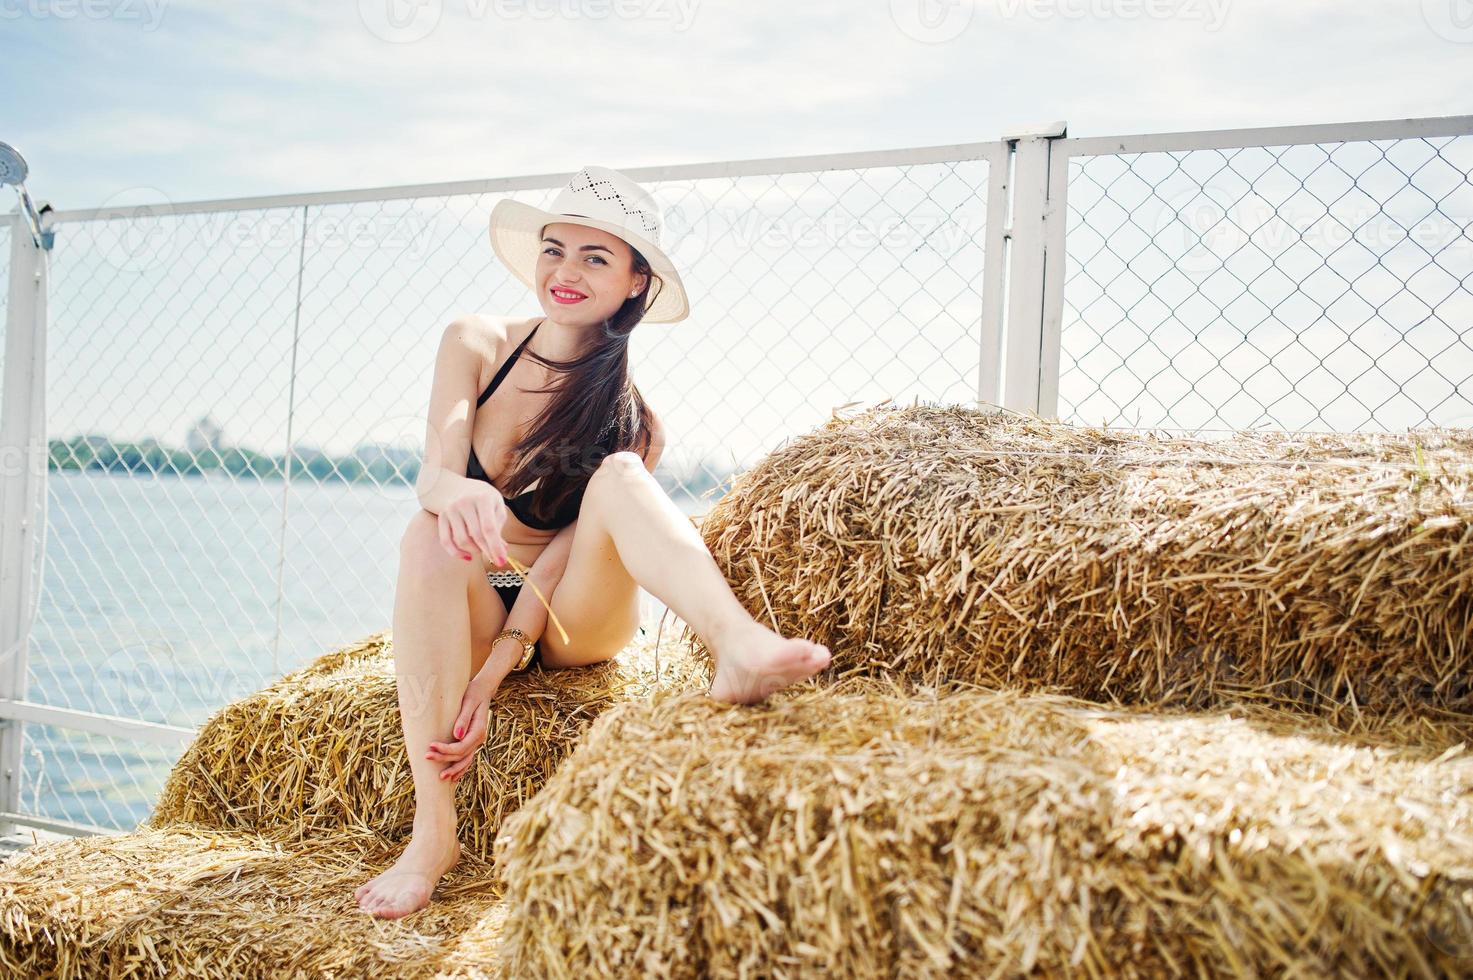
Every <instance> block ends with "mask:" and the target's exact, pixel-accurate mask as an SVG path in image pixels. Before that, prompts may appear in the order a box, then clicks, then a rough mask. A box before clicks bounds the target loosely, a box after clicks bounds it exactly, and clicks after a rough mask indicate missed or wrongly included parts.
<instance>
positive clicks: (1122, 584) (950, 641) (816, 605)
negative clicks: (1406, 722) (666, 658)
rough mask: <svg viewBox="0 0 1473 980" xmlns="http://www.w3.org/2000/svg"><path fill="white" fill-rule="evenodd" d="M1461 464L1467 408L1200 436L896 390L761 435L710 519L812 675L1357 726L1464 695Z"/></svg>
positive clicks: (1467, 498) (746, 582)
mask: <svg viewBox="0 0 1473 980" xmlns="http://www.w3.org/2000/svg"><path fill="white" fill-rule="evenodd" d="M1470 484H1473V432H1470V431H1469V430H1428V431H1422V432H1414V433H1411V434H1406V435H1376V434H1365V435H1356V434H1347V435H1339V436H1329V435H1301V434H1285V433H1256V432H1255V433H1246V432H1245V433H1239V434H1236V435H1235V436H1233V437H1231V438H1228V439H1224V440H1215V441H1207V440H1192V439H1184V438H1166V437H1160V436H1152V435H1148V434H1140V433H1123V432H1120V431H1118V430H1117V431H1109V430H1105V429H1100V428H1087V427H1085V428H1076V427H1072V426H1068V425H1064V424H1062V423H1058V422H1053V421H1045V420H1041V419H1038V418H1035V417H1030V416H1023V415H1017V414H1015V413H1010V412H1004V411H997V412H987V411H978V410H973V409H969V408H964V407H957V406H946V407H937V406H933V405H920V406H912V407H909V408H904V409H901V408H893V407H887V406H880V407H877V408H875V409H872V410H870V411H867V412H864V413H862V414H861V415H859V416H857V417H855V418H852V419H840V418H835V419H833V420H831V421H830V422H829V423H827V424H825V425H824V426H822V427H821V428H820V429H818V430H816V431H814V432H812V433H809V434H807V435H804V436H802V437H800V438H797V439H794V440H792V441H790V442H789V443H786V444H785V445H783V446H782V447H780V448H779V449H778V450H776V451H775V452H773V453H771V454H770V455H768V456H767V457H765V458H764V459H763V460H762V461H761V462H760V463H758V464H757V465H756V466H755V467H753V468H752V469H750V470H748V471H747V472H745V473H743V474H741V475H740V476H739V477H738V478H737V479H736V481H735V483H734V485H733V486H732V488H731V490H730V492H728V493H727V494H726V495H725V496H724V497H723V498H722V499H721V500H720V501H719V502H718V503H717V504H716V505H715V506H714V507H713V508H712V509H711V511H710V512H709V513H708V514H707V516H706V519H705V521H704V522H703V523H702V524H701V528H700V531H701V535H702V537H703V539H704V540H705V542H706V544H707V546H708V547H709V548H710V549H711V552H712V554H713V555H714V556H715V557H716V560H717V562H718V564H719V565H720V566H721V568H722V570H723V572H724V573H725V574H726V576H727V578H728V580H729V581H730V582H731V583H732V586H733V588H734V590H735V591H736V593H737V595H738V597H739V598H740V599H741V600H742V602H743V604H744V605H745V606H746V607H747V609H749V610H751V611H752V612H753V613H754V615H756V616H757V617H758V618H759V619H761V620H762V621H763V622H765V623H767V624H768V625H772V626H773V627H774V628H775V629H778V630H779V631H781V632H785V633H790V634H797V635H801V636H803V637H807V638H809V639H812V640H814V641H816V642H819V643H823V644H825V645H826V646H828V647H829V648H830V649H831V650H832V651H833V653H834V664H833V666H832V667H831V668H830V670H829V671H828V672H826V673H825V674H824V675H822V678H821V679H816V680H815V682H814V683H821V682H826V681H828V680H831V679H833V678H835V677H842V676H846V675H849V674H855V673H862V674H892V673H893V674H898V675H902V676H905V677H908V678H910V679H912V680H915V681H918V682H921V683H925V684H931V685H935V684H938V683H941V682H943V681H946V680H962V681H967V682H970V683H975V684H979V685H983V686H989V687H1013V686H1016V687H1019V688H1023V689H1028V690H1034V691H1053V692H1056V693H1065V694H1070V695H1074V696H1078V697H1084V698H1089V699H1091V700H1097V701H1102V702H1107V703H1110V702H1118V703H1137V704H1149V705H1170V704H1176V705H1184V706H1196V707H1211V706H1214V705H1222V704H1226V703H1232V702H1238V701H1243V700H1254V701H1258V702H1263V703H1271V704H1275V705H1280V706H1293V707H1296V708H1297V709H1300V710H1306V711H1313V712H1320V713H1324V714H1325V715H1327V716H1328V717H1330V718H1332V719H1334V720H1335V721H1336V723H1337V724H1338V725H1339V726H1340V727H1342V728H1344V729H1347V730H1350V729H1354V728H1355V727H1357V726H1360V725H1364V724H1369V723H1371V722H1372V720H1382V721H1384V720H1389V719H1392V718H1394V717H1396V716H1400V715H1404V714H1408V713H1410V714H1412V715H1415V716H1420V717H1429V718H1436V717H1446V716H1447V715H1448V714H1449V713H1451V714H1453V715H1456V716H1460V717H1463V718H1464V719H1465V720H1466V719H1469V718H1470V717H1473V684H1470V676H1473V641H1470V637H1473V489H1470ZM682 638H683V639H684V640H686V641H687V642H690V643H691V644H692V645H693V647H694V648H695V649H696V650H697V651H698V652H700V653H702V654H705V653H706V651H705V650H704V648H703V647H702V645H701V644H700V641H699V638H697V637H695V636H694V634H693V633H692V632H691V631H690V630H689V628H688V627H687V628H686V629H685V630H684V631H683V633H682ZM1469 731H1470V733H1473V725H1470V726H1469Z"/></svg>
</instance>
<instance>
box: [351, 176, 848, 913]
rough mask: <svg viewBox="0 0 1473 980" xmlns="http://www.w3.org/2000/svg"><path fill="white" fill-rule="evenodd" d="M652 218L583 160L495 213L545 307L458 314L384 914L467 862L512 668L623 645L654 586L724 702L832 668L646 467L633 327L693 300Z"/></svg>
mask: <svg viewBox="0 0 1473 980" xmlns="http://www.w3.org/2000/svg"><path fill="white" fill-rule="evenodd" d="M660 218H661V216H660V212H659V208H658V206H657V205H656V203H655V201H654V199H653V198H652V197H651V196H650V195H649V193H648V192H646V191H645V190H644V189H643V188H641V187H640V186H639V185H638V184H637V183H635V182H634V181H633V180H631V179H629V178H628V177H627V176H625V175H624V174H621V173H619V172H617V171H614V170H609V169H607V168H604V167H585V168H584V169H583V170H581V171H579V172H578V173H577V174H575V175H574V176H573V178H572V180H571V181H569V183H568V185H567V186H566V187H565V188H564V189H563V190H562V191H561V192H560V193H559V195H558V197H557V199H556V200H555V201H554V202H553V205H552V210H550V211H543V210H540V209H538V208H533V207H529V206H527V205H524V204H520V203H517V202H515V201H511V200H503V201H501V202H499V203H498V204H497V206H496V207H495V208H494V209H493V210H492V213H491V244H492V247H493V249H494V250H495V252H496V254H497V256H498V257H499V258H500V259H501V260H502V261H503V262H504V263H505V264H506V265H507V266H508V268H510V269H511V271H512V272H513V273H514V274H515V275H516V276H517V278H518V279H520V280H522V281H523V282H525V283H526V284H527V285H528V286H529V287H531V288H532V289H533V290H534V291H535V292H536V293H537V301H538V303H539V304H540V305H541V307H542V312H543V315H542V316H540V317H531V318H527V319H518V318H495V317H480V316H467V317H462V318H460V319H458V320H456V321H455V322H454V323H451V324H450V326H449V327H448V328H446V330H445V332H444V335H443V336H442V337H441V340H440V349H439V353H438V355H437V357H436V361H435V373H434V385H433V388H432V390H431V393H430V416H429V425H428V438H427V439H426V442H425V460H424V466H423V468H422V469H421V471H420V478H419V480H418V483H417V487H416V489H417V491H418V494H419V501H420V504H421V505H422V507H423V509H422V510H420V511H419V512H417V513H416V514H415V515H414V516H413V517H412V518H411V519H410V521H409V526H408V528H407V529H406V530H405V532H404V537H403V539H402V542H401V545H400V562H399V580H398V584H397V586H396V590H395V594H394V624H393V630H394V632H393V637H394V643H393V649H394V663H395V668H396V672H397V682H398V690H399V709H400V714H401V716H402V718H403V722H404V744H405V746H406V748H407V750H408V752H409V762H410V766H411V768H412V770H413V772H414V791H415V806H416V809H415V815H414V832H413V836H412V838H411V840H410V842H409V844H408V845H407V846H406V847H405V849H404V852H403V854H402V855H401V856H400V857H399V860H398V861H397V862H396V863H395V864H394V865H393V867H391V868H389V869H388V870H386V871H385V872H384V873H383V874H380V875H378V876H377V877H376V878H374V879H373V880H372V881H369V882H367V883H365V884H363V885H361V886H360V887H359V888H358V890H357V891H356V893H355V894H356V896H357V899H358V904H359V907H360V908H362V909H363V910H364V911H366V912H368V913H370V914H372V915H375V916H378V917H381V918H397V917H399V916H403V915H406V914H408V913H410V912H413V911H415V910H416V909H420V908H423V907H424V906H425V905H427V904H428V903H429V898H430V893H431V891H433V889H434V887H435V884H436V882H438V881H439V879H440V877H441V876H442V875H443V874H444V873H445V872H446V871H448V870H449V869H450V868H451V867H453V866H454V864H455V862H456V861H457V860H458V858H459V855H460V844H459V842H458V841H457V840H456V835H455V806H454V792H455V785H456V781H457V780H459V779H460V778H461V777H462V776H463V775H464V774H465V772H466V770H467V769H468V768H469V767H470V765H471V763H472V761H473V760H474V755H475V752H476V750H477V749H478V748H479V747H480V746H481V744H482V743H483V742H484V741H485V738H486V728H487V716H488V713H489V702H491V700H492V699H493V698H494V696H495V694H496V690H497V688H498V687H499V686H500V684H501V681H502V679H503V678H504V677H505V676H506V675H507V674H508V673H510V672H511V671H512V670H513V669H525V668H526V667H527V666H528V665H529V664H530V662H531V660H533V659H540V661H541V663H542V665H543V666H544V667H549V668H564V667H582V666H587V665H589V664H595V663H599V662H601V661H604V660H608V659H609V658H610V657H612V656H614V655H615V654H616V653H618V652H619V651H620V650H621V649H623V648H624V647H625V646H626V645H627V644H628V643H629V641H630V640H631V639H632V638H633V636H634V633H635V630H636V629H638V628H639V588H640V587H641V586H643V587H644V589H645V590H647V591H648V592H650V593H651V594H653V595H654V596H656V597H658V598H659V599H660V600H661V601H662V602H664V603H665V605H667V606H669V607H670V608H671V609H672V610H674V612H675V614H676V615H678V616H680V617H681V618H682V619H683V620H685V622H687V623H688V624H690V626H691V628H692V629H693V630H694V631H695V632H696V634H697V635H698V636H700V638H701V639H702V641H703V642H704V643H705V644H706V645H707V646H708V647H709V648H710V649H711V651H712V656H713V659H714V661H715V667H716V669H715V678H714V681H713V683H712V685H711V689H710V692H709V694H710V696H711V697H713V698H717V699H719V700H723V701H730V702H734V703H751V702H754V701H760V700H762V699H763V698H765V697H766V696H767V695H768V694H770V693H772V692H773V691H775V690H777V689H779V688H781V687H784V686H786V685H788V684H791V683H793V682H795V681H799V680H802V679H803V678H806V677H809V676H811V675H813V674H815V673H817V672H818V671H820V670H823V669H824V668H825V667H827V666H828V665H829V660H830V657H829V651H828V648H827V647H824V646H822V645H820V644H817V643H812V642H810V641H808V640H803V639H798V638H787V637H783V636H781V635H779V634H778V633H775V632H773V631H772V630H770V629H768V628H767V627H765V626H763V625H762V624H760V623H758V622H757V621H756V620H755V619H753V618H752V616H751V615H749V614H748V613H747V611H746V610H745V609H744V608H743V607H742V605H741V603H740V602H739V601H738V600H737V598H736V596H735V595H734V594H733V593H732V591H731V588H730V587H729V586H728V585H727V583H726V579H725V578H724V577H723V576H722V574H721V570H720V569H719V568H718V566H717V565H716V561H715V559H714V558H712V556H711V553H710V551H709V550H707V548H706V546H705V542H703V541H702V540H701V537H700V535H699V534H698V533H697V531H696V530H695V528H694V527H692V526H691V523H690V521H689V520H688V519H687V518H686V517H685V516H684V515H683V514H682V513H681V512H680V510H679V508H677V507H676V505H675V503H674V502H673V501H671V500H670V498H669V497H668V496H666V494H665V492H664V490H663V489H662V488H661V486H660V484H659V483H658V482H657V481H656V480H655V478H654V476H653V475H652V471H653V470H654V468H655V464H656V463H657V462H658V461H659V458H660V453H661V452H662V451H663V449H664V445H665V439H664V430H663V426H662V425H661V424H660V421H659V419H658V418H657V417H656V415H655V413H654V412H653V411H652V410H651V409H650V408H649V406H648V405H646V404H645V403H644V400H643V399H642V398H641V397H640V394H639V391H638V389H637V388H635V386H634V384H633V382H632V381H631V380H630V378H629V374H628V346H629V333H630V331H632V330H633V329H634V327H635V326H636V325H637V324H638V323H639V322H640V321H641V320H649V321H651V322H657V323H658V322H673V321H677V320H682V319H684V318H685V317H686V316H687V314H688V313H689V305H688V303H687V299H686V295H685V290H684V286H683V284H682V283H681V281H680V277H679V276H678V275H677V274H676V272H675V269H674V267H673V265H672V264H671V262H670V260H669V258H668V257H667V256H666V255H665V253H664V252H663V251H662V250H661V249H660V246H659V237H660ZM488 373H489V374H491V377H490V381H489V383H488V382H487V381H486V376H487V375H488ZM554 382H557V383H556V384H554ZM478 391H480V395H479V397H477V394H476V393H477V392H478ZM518 460H526V462H525V463H524V464H523V465H521V466H520V467H517V465H516V463H517V461H518ZM534 476H535V477H536V478H537V479H536V481H535V482H536V484H537V486H536V487H535V492H533V491H532V490H528V487H529V485H531V484H532V483H533V482H534V480H533V478H534ZM508 556H511V557H513V558H515V559H516V560H517V562H519V563H520V565H521V566H522V567H524V568H527V569H528V575H527V578H528V580H529V581H530V582H532V583H534V584H535V585H536V587H537V588H538V589H540V590H541V592H542V594H543V595H544V596H546V597H547V598H548V602H549V604H550V605H551V607H552V612H553V615H555V616H556V617H557V620H558V622H559V623H561V625H562V627H563V629H564V630H566V635H567V639H566V640H564V639H563V635H562V633H561V632H559V631H558V630H556V629H552V630H547V629H545V627H546V626H547V625H548V614H547V609H546V608H545V607H544V606H543V605H542V603H541V601H539V599H538V598H537V595H536V594H535V593H534V591H533V590H532V589H531V588H526V587H519V585H518V584H517V582H518V577H517V575H516V573H515V572H511V569H510V562H509V561H508V560H507V559H508ZM508 573H510V576H511V577H510V579H506V578H505V577H504V576H506V575H507V574H508ZM498 600H499V601H498Z"/></svg>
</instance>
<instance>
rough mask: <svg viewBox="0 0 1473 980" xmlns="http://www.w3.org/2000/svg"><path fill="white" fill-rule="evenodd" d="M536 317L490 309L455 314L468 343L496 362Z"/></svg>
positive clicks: (486, 357)
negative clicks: (494, 313)
mask: <svg viewBox="0 0 1473 980" xmlns="http://www.w3.org/2000/svg"><path fill="white" fill-rule="evenodd" d="M536 320H537V317H530V316H496V315H493V314H490V313H465V314H462V315H461V316H460V317H458V318H457V321H456V322H457V323H459V324H460V325H461V326H462V327H464V328H466V329H465V334H466V335H467V340H468V342H469V344H470V346H472V347H474V348H475V351H476V353H478V354H479V355H480V356H481V357H482V358H483V359H484V360H486V361H488V362H490V363H491V364H492V365H495V364H499V363H500V362H501V361H503V360H505V359H506V356H507V355H508V354H510V353H511V349H512V347H513V346H514V345H515V344H517V343H519V342H520V341H521V340H522V338H524V337H526V335H527V333H528V332H529V331H530V330H531V329H532V324H533V323H534V322H535V321H536Z"/></svg>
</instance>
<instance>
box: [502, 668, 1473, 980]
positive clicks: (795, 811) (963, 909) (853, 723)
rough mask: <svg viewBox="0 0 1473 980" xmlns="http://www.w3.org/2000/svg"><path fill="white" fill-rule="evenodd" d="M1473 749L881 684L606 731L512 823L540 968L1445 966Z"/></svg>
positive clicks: (673, 702)
mask: <svg viewBox="0 0 1473 980" xmlns="http://www.w3.org/2000/svg"><path fill="white" fill-rule="evenodd" d="M1461 748H1462V747H1461V746H1457V747H1456V748H1451V749H1449V750H1448V751H1447V752H1446V753H1445V754H1443V753H1441V752H1439V751H1438V750H1437V746H1435V745H1434V746H1430V747H1429V746H1421V747H1406V746H1395V745H1389V744H1385V745H1381V744H1372V743H1371V742H1370V741H1369V740H1366V741H1359V742H1357V741H1353V740H1351V739H1349V738H1346V737H1333V731H1332V730H1331V729H1329V728H1327V727H1326V726H1325V725H1324V723H1323V722H1322V721H1319V720H1316V719H1312V718H1306V717H1304V716H1299V715H1291V714H1288V713H1284V712H1273V711H1269V710H1266V709H1259V710H1258V711H1255V712H1249V713H1245V712H1237V713H1230V712H1227V711H1219V712H1217V713H1213V714H1207V715H1203V716H1198V717H1193V716H1187V715H1168V714H1163V713H1159V712H1158V713H1154V714H1153V713H1149V712H1145V711H1142V710H1140V709H1137V710H1134V711H1131V710H1126V709H1107V708H1102V707H1099V706H1095V705H1091V704H1089V703H1087V702H1082V701H1075V700H1070V699H1065V698H1059V697H1052V696H1047V695H1020V694H1016V693H995V692H994V693H988V692H982V691H978V690H965V689H963V690H949V691H943V692H938V693H935V694H933V695H931V696H927V695H926V694H924V693H922V694H921V695H919V696H917V695H915V694H913V693H912V692H908V691H904V690H901V689H900V688H899V687H898V686H892V685H891V684H890V683H889V682H887V681H885V680H883V679H867V678H862V677H856V678H851V679H849V680H847V681H845V682H842V683H840V684H839V685H837V686H836V687H835V688H834V689H833V690H830V691H823V690H816V689H813V688H806V689H805V688H802V687H794V688H790V689H788V690H786V691H784V692H781V693H779V694H778V695H775V696H774V697H773V698H771V699H769V701H767V702H764V703H763V704H761V705H758V706H753V707H734V706H731V705H723V704H719V703H717V702H714V701H712V700H711V699H709V698H705V697H702V696H699V695H690V694H683V693H674V692H670V693H667V692H656V693H655V694H654V695H652V696H651V698H650V699H649V700H648V701H645V702H640V703H626V704H622V705H619V706H617V707H615V708H613V709H611V710H610V711H608V712H606V713H605V714H604V715H603V716H602V717H601V718H600V719H599V720H598V721H597V722H596V723H595V724H594V725H593V727H592V728H591V729H590V731H589V733H588V737H587V739H586V740H585V742H584V743H583V745H582V746H580V748H579V749H578V750H577V751H576V753H575V754H574V755H573V756H572V757H570V758H569V759H568V761H567V762H566V764H564V765H563V766H562V767H561V768H560V769H559V771H558V773H557V774H556V775H555V776H554V777H553V778H552V779H551V780H550V781H549V782H548V783H547V785H546V786H545V787H544V788H543V790H542V792H541V793H540V794H538V796H537V797H535V798H534V799H533V800H532V801H530V802H529V803H528V804H527V805H526V806H525V807H523V808H522V809H521V810H520V811H518V812H517V813H516V814H514V815H513V816H512V817H510V818H509V819H508V820H507V822H506V824H505V825H504V827H503V831H502V834H501V836H500V838H499V839H498V841H497V844H498V850H497V860H496V863H497V868H498V870H499V872H500V874H501V875H502V876H504V880H505V883H506V888H507V892H506V897H507V903H508V908H509V909H510V914H509V917H508V919H507V922H506V926H505V930H504V933H503V947H502V955H503V958H504V965H505V967H506V968H507V969H508V971H509V972H510V973H511V975H514V976H523V975H528V976H531V975H535V976H547V977H570V978H572V977H584V976H641V977H642V976H660V977H696V976H706V975H719V976H771V975H783V976H789V977H798V976H901V977H920V976H938V977H939V976H951V975H977V976H981V975H988V976H1017V975H1023V974H1030V973H1033V972H1035V971H1036V972H1037V973H1039V974H1041V975H1046V976H1054V975H1060V974H1066V973H1067V974H1075V973H1077V974H1081V975H1092V976H1099V975H1105V974H1109V975H1125V976H1151V975H1162V974H1168V973H1170V974H1181V973H1189V974H1196V975H1217V974H1233V975H1263V974H1281V973H1286V972H1287V973H1290V974H1293V975H1299V976H1321V975H1337V976H1342V975H1343V976H1366V975H1380V974H1385V975H1393V976H1404V975H1405V976H1409V975H1419V976H1446V975H1453V974H1456V973H1459V972H1462V971H1466V970H1467V968H1468V964H1469V962H1470V960H1469V959H1468V957H1469V956H1470V955H1473V931H1470V930H1469V928H1468V926H1469V923H1470V922H1473V836H1470V827H1473V822H1470V821H1473V765H1470V762H1469V761H1468V757H1467V756H1466V755H1465V754H1464V753H1463V752H1462V751H1461Z"/></svg>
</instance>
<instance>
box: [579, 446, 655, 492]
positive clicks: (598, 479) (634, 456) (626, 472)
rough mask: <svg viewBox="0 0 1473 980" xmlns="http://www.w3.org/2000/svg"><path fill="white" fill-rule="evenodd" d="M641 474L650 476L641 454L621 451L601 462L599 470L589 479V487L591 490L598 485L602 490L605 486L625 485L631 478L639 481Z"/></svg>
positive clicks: (609, 455) (611, 454) (610, 454)
mask: <svg viewBox="0 0 1473 980" xmlns="http://www.w3.org/2000/svg"><path fill="white" fill-rule="evenodd" d="M641 473H643V474H644V475H646V476H648V475H649V470H647V469H645V466H644V460H643V459H641V458H640V456H639V453H636V452H631V451H629V450H627V449H626V450H621V451H620V452H617V453H609V454H608V455H607V456H605V457H604V458H603V459H602V460H600V461H599V464H598V468H597V469H595V470H594V471H593V475H592V476H590V477H589V478H588V486H589V488H590V489H591V488H592V487H593V486H594V485H595V484H597V485H599V487H600V489H602V488H603V487H604V486H605V485H614V484H619V483H625V482H627V481H628V480H629V479H631V478H635V479H638V477H639V475H640V474H641Z"/></svg>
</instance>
